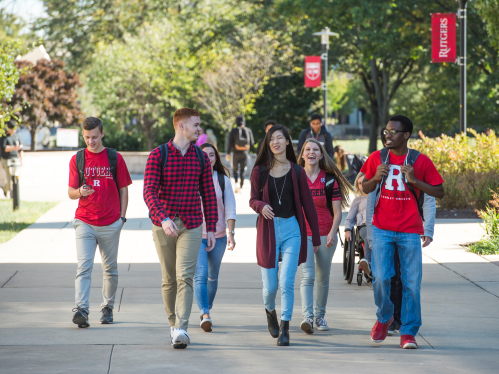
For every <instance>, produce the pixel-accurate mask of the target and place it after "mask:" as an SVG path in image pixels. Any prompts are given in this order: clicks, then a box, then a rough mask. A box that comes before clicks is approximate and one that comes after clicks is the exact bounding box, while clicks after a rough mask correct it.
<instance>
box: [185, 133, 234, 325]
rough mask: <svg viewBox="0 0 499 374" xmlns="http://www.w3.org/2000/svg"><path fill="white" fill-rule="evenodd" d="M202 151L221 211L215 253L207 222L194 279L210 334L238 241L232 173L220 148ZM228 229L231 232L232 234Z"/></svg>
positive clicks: (205, 323)
mask: <svg viewBox="0 0 499 374" xmlns="http://www.w3.org/2000/svg"><path fill="white" fill-rule="evenodd" d="M201 149H202V150H203V152H205V153H206V154H207V155H208V158H209V159H210V164H211V170H212V173H213V185H214V186H215V192H216V194H217V207H218V221H217V228H216V231H215V240H216V241H215V246H214V247H213V249H211V250H209V249H208V238H207V232H206V222H205V221H204V219H203V241H202V243H201V249H200V250H199V256H198V261H197V265H196V275H195V276H194V284H195V285H194V288H195V291H196V302H197V304H198V307H199V311H200V313H201V323H200V326H201V328H202V329H203V330H204V331H206V332H210V331H211V330H212V325H213V322H212V320H211V316H210V310H211V308H212V307H213V302H214V300H215V296H216V294H217V289H218V274H219V272H220V265H221V264H222V258H223V256H224V253H225V248H227V249H228V250H229V251H233V250H234V248H235V247H236V241H235V240H234V235H236V233H235V231H234V228H235V225H236V198H235V196H234V191H233V190H232V185H231V184H230V178H229V176H230V174H229V170H228V169H227V167H226V166H224V165H223V164H222V161H221V160H220V154H219V153H218V151H217V150H216V148H215V147H214V146H213V145H211V144H209V143H205V144H202V145H201ZM227 226H228V228H229V233H228V234H227ZM227 244H228V245H227Z"/></svg>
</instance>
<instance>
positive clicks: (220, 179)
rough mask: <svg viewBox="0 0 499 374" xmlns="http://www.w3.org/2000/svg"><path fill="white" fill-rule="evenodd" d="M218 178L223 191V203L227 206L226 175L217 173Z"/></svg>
mask: <svg viewBox="0 0 499 374" xmlns="http://www.w3.org/2000/svg"><path fill="white" fill-rule="evenodd" d="M217 177H218V184H219V186H220V189H221V190H222V202H223V204H224V206H225V174H222V173H219V172H218V171H217Z"/></svg>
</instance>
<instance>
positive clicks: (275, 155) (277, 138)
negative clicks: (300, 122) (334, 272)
mask: <svg viewBox="0 0 499 374" xmlns="http://www.w3.org/2000/svg"><path fill="white" fill-rule="evenodd" d="M250 206H251V208H252V209H253V210H254V211H255V212H256V213H258V223H257V246H256V257H257V262H258V265H260V267H261V270H262V281H263V302H264V305H265V313H266V315H267V323H268V328H269V332H270V335H271V336H272V337H274V338H277V345H278V346H288V345H289V321H291V317H292V315H293V302H294V283H295V276H296V271H297V269H298V265H300V264H302V263H304V262H305V261H306V259H307V226H306V223H305V217H306V218H307V222H308V224H309V226H310V228H311V230H312V245H313V247H314V251H317V249H318V248H319V246H320V244H321V241H320V235H319V222H318V219H317V211H316V209H315V205H314V200H313V199H312V194H311V193H310V189H309V187H308V184H307V175H306V173H305V171H304V170H303V168H302V167H301V166H300V165H298V164H297V163H296V155H295V152H294V149H293V144H292V142H291V137H290V136H289V132H288V130H287V129H286V128H285V127H284V126H282V125H275V126H273V127H272V128H271V129H270V131H269V132H268V133H267V135H266V136H265V144H264V146H263V148H262V150H261V152H260V153H259V154H258V157H257V159H256V162H255V167H254V168H253V172H252V173H251V199H250ZM279 254H282V266H281V272H280V275H279ZM278 285H280V288H281V324H280V326H279V323H278V321H277V313H276V311H275V306H276V305H275V299H276V295H277V288H278Z"/></svg>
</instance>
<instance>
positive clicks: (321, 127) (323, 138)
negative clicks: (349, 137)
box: [296, 113, 334, 159]
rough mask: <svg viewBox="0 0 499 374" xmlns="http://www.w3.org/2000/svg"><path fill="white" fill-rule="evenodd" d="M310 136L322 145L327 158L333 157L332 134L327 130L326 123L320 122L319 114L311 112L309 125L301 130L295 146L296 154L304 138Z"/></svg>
mask: <svg viewBox="0 0 499 374" xmlns="http://www.w3.org/2000/svg"><path fill="white" fill-rule="evenodd" d="M310 138H312V139H315V140H317V141H318V142H320V143H321V144H322V145H323V146H324V149H325V150H326V153H327V155H328V156H329V158H331V159H332V158H333V157H334V150H333V136H332V135H331V133H330V132H329V131H327V129H326V125H325V124H323V123H322V117H321V115H320V114H317V113H314V114H312V115H311V116H310V127H309V128H307V129H305V130H303V131H302V132H301V134H300V137H299V138H298V146H297V148H296V152H297V153H298V154H300V152H301V149H302V147H303V144H305V140H307V139H310Z"/></svg>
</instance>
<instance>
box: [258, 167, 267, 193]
mask: <svg viewBox="0 0 499 374" xmlns="http://www.w3.org/2000/svg"><path fill="white" fill-rule="evenodd" d="M259 168H260V200H262V199H263V188H264V187H265V183H266V182H267V178H268V176H269V171H268V169H267V165H260V166H259Z"/></svg>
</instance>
